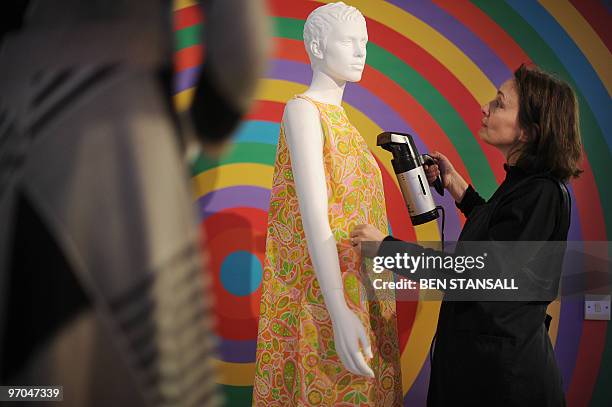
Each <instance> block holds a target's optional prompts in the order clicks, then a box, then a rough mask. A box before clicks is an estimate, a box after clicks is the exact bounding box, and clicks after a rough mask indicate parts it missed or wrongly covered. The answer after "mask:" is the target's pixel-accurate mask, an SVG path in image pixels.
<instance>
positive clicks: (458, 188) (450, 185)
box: [423, 151, 468, 202]
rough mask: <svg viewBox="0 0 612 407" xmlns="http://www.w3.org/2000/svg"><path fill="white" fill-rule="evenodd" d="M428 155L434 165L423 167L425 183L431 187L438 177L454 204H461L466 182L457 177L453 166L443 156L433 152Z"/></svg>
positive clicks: (459, 176) (466, 185)
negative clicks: (425, 177)
mask: <svg viewBox="0 0 612 407" xmlns="http://www.w3.org/2000/svg"><path fill="white" fill-rule="evenodd" d="M429 155H430V156H431V157H432V158H433V159H434V161H435V162H436V163H435V164H434V165H424V166H423V168H424V170H425V175H426V176H427V182H429V184H430V185H431V184H433V182H434V181H435V180H436V178H437V177H438V176H440V178H442V185H443V186H444V188H445V189H446V190H448V192H450V194H451V195H452V197H453V198H454V199H455V201H456V202H461V200H462V199H463V195H464V194H465V190H466V189H467V187H468V184H467V182H465V180H464V179H463V177H462V176H461V175H459V173H458V172H457V171H456V170H455V167H454V166H453V164H452V163H451V162H450V160H449V159H448V158H446V156H445V155H444V154H442V153H439V152H437V151H434V152H433V153H430V154H429Z"/></svg>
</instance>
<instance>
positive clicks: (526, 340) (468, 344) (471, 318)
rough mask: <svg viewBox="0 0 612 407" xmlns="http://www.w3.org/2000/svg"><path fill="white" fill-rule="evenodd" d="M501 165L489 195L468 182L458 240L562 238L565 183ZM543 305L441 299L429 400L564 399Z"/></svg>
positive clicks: (534, 402) (524, 404) (541, 406)
mask: <svg viewBox="0 0 612 407" xmlns="http://www.w3.org/2000/svg"><path fill="white" fill-rule="evenodd" d="M506 171H507V174H506V179H505V180H504V182H503V183H502V184H501V185H500V187H499V188H498V189H497V191H496V192H495V193H494V194H493V196H492V197H491V199H489V201H485V200H484V199H483V198H482V197H480V195H478V193H477V192H476V191H474V189H473V188H472V187H471V186H470V187H469V188H468V190H467V191H466V193H465V196H464V198H463V199H462V202H461V203H460V204H458V205H457V206H458V207H459V209H460V210H461V211H462V212H463V213H464V214H465V216H466V217H467V220H466V223H465V225H464V227H463V229H462V232H461V235H460V237H459V240H460V241H486V240H498V241H501V240H505V241H549V240H551V241H562V240H563V241H564V240H567V233H568V229H569V212H568V211H569V202H568V200H567V199H566V198H564V195H565V194H564V191H563V190H562V188H565V187H564V186H560V184H559V182H557V181H555V180H554V179H552V178H549V177H546V176H544V175H538V174H528V173H526V172H525V171H523V170H521V169H519V168H517V167H506ZM566 196H567V195H566ZM564 201H565V202H564ZM386 240H394V239H393V238H391V237H388V238H387V239H386ZM547 305H548V302H483V301H480V302H451V301H443V302H442V306H441V308H440V315H439V318H438V327H437V333H436V340H435V345H434V351H433V360H432V366H431V376H430V383H429V391H428V397H427V405H428V406H432V407H433V406H453V407H461V406H470V407H475V406H486V407H491V406H496V407H502V406H517V407H518V406H520V407H529V406H534V407H535V406H537V407H546V406H551V407H552V406H554V407H557V406H565V400H564V395H563V387H562V384H561V376H560V373H559V369H558V367H557V364H556V361H555V355H554V351H553V348H552V345H551V342H550V338H549V336H548V332H547V331H548V322H549V320H548V319H547V315H546V307H547Z"/></svg>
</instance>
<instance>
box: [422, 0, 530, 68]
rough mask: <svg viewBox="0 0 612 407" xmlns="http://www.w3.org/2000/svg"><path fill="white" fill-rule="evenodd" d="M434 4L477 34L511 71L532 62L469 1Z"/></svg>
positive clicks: (439, 0) (444, 1) (442, 1)
mask: <svg viewBox="0 0 612 407" xmlns="http://www.w3.org/2000/svg"><path fill="white" fill-rule="evenodd" d="M433 2H434V3H435V4H436V5H438V7H440V8H441V9H443V10H444V11H446V12H447V13H448V14H450V15H451V16H453V17H454V18H455V19H456V20H457V21H459V22H460V23H461V24H462V25H464V26H465V27H467V28H468V29H469V30H470V31H472V32H473V33H474V34H476V35H477V36H478V38H479V39H480V40H481V41H482V42H484V43H485V44H487V46H488V47H489V48H490V49H491V50H493V52H495V54H497V56H498V57H499V58H500V59H501V60H502V61H504V63H505V64H506V66H507V67H508V68H509V69H511V70H514V69H516V68H518V67H519V66H520V65H521V64H522V63H527V62H531V59H530V58H529V56H528V55H527V54H526V53H525V52H524V51H523V49H522V48H521V47H519V46H518V44H516V42H514V40H513V39H512V37H511V36H510V35H508V34H507V33H506V32H505V31H504V30H503V29H502V28H501V27H500V26H498V25H497V24H496V23H495V21H493V20H491V18H489V16H488V15H487V14H485V13H484V12H483V11H482V10H481V9H479V8H478V7H476V6H475V5H473V4H472V3H470V2H469V1H456V0H433Z"/></svg>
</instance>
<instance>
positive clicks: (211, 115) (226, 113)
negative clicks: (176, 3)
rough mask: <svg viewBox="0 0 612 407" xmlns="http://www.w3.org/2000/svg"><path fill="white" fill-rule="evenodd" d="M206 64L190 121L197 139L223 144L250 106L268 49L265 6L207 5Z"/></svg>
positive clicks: (226, 0)
mask: <svg viewBox="0 0 612 407" xmlns="http://www.w3.org/2000/svg"><path fill="white" fill-rule="evenodd" d="M202 4H203V8H204V10H203V13H204V15H205V16H206V24H205V28H204V30H205V36H206V60H205V62H204V65H203V67H202V71H201V74H200V76H199V79H198V83H197V85H196V90H195V95H194V100H193V104H192V106H191V111H190V117H191V119H192V121H193V124H194V128H195V131H196V135H197V137H198V139H199V140H200V141H201V142H202V143H203V144H204V146H205V147H207V146H210V145H212V146H215V145H217V146H218V145H219V144H222V143H223V142H225V141H227V140H228V137H229V136H230V135H231V134H232V132H233V131H234V130H235V129H236V127H237V126H238V124H239V122H240V119H241V118H242V116H243V115H244V114H246V113H247V112H248V110H249V108H250V106H251V102H252V99H253V95H254V93H255V89H256V86H257V80H258V79H259V78H260V77H261V76H262V75H263V74H264V70H265V68H266V63H267V57H268V51H269V49H270V35H269V34H270V33H269V31H270V28H269V22H268V18H267V15H266V9H265V2H263V1H260V0H251V1H244V0H223V1H220V0H213V1H205V2H202Z"/></svg>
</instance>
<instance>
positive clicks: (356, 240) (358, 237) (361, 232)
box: [350, 225, 386, 257]
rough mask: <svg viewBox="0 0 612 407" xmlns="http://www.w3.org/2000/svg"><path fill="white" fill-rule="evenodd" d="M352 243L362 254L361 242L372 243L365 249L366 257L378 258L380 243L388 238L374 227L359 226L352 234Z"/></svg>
mask: <svg viewBox="0 0 612 407" xmlns="http://www.w3.org/2000/svg"><path fill="white" fill-rule="evenodd" d="M350 237H351V243H352V244H353V247H354V248H355V250H357V251H358V252H361V249H362V247H361V242H371V243H369V244H367V245H365V247H364V248H363V250H364V253H363V254H364V255H365V256H368V257H373V256H376V253H377V252H378V248H379V247H380V243H381V242H382V241H383V239H384V238H385V237H386V236H385V235H384V234H383V233H382V232H381V231H380V230H378V229H376V228H375V227H374V226H372V225H357V226H355V227H354V228H353V230H351V233H350Z"/></svg>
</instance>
